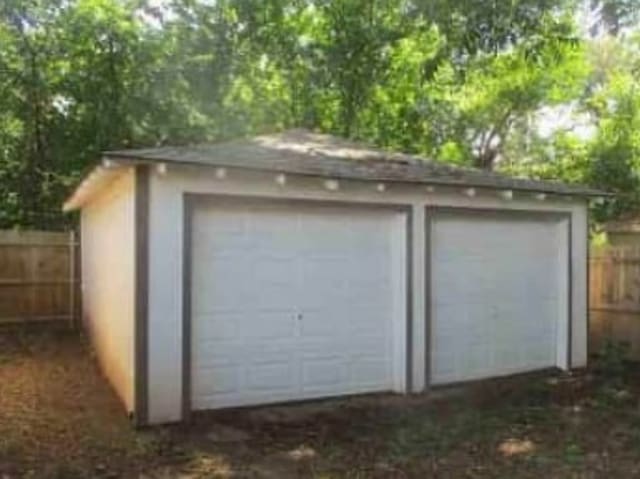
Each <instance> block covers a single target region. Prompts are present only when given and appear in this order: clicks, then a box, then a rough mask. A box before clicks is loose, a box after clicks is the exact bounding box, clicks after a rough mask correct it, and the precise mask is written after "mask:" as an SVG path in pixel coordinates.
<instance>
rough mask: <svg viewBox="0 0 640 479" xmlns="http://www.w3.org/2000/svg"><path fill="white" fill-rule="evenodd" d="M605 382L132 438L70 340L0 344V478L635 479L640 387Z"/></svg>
mask: <svg viewBox="0 0 640 479" xmlns="http://www.w3.org/2000/svg"><path fill="white" fill-rule="evenodd" d="M612 366H615V364H613V365H612ZM602 377H603V376H602V375H598V374H595V375H591V374H585V375H581V376H579V377H574V378H562V377H556V378H549V377H548V376H546V377H541V376H529V377H524V378H520V379H512V380H508V381H507V380H504V381H497V382H493V383H490V384H486V383H485V384H484V385H482V386H474V387H472V388H467V389H466V390H465V392H464V393H462V392H460V391H453V392H450V393H444V392H440V393H438V397H436V398H432V399H430V400H428V401H427V400H426V399H425V398H424V397H408V398H403V397H393V396H377V397H363V398H354V399H345V400H333V401H324V402H317V403H308V404H302V405H296V406H289V407H271V408H260V409H253V410H245V411H232V412H223V413H220V412H219V413H209V414H206V415H205V414H203V415H197V416H196V417H195V421H194V424H193V425H192V426H191V427H189V428H185V427H182V426H170V427H162V428H152V429H149V430H145V431H142V432H135V431H133V430H132V428H131V427H130V426H129V424H128V420H127V419H126V418H125V417H124V415H123V414H122V411H121V409H120V405H119V404H118V402H117V400H116V398H115V396H114V394H113V392H112V391H111V390H110V388H109V386H108V385H107V383H106V382H105V381H104V380H103V379H102V378H101V376H100V374H99V373H98V371H97V368H96V365H95V363H94V360H93V358H92V356H91V353H90V350H89V348H88V346H86V344H85V343H84V341H83V340H82V339H79V338H78V336H77V335H75V334H71V333H68V332H63V331H55V330H50V329H48V330H46V331H42V330H39V331H34V330H30V331H29V330H20V331H15V330H14V331H8V332H3V333H0V478H2V479H8V478H15V477H33V478H75V477H104V478H108V477H109V478H115V477H136V478H138V477H139V478H149V479H151V478H173V477H181V478H185V479H186V478H199V477H256V478H288V477H318V478H333V477H354V478H356V477H357V478H364V477H367V478H368V477H384V478H387V477H400V478H403V477H420V478H423V477H447V478H448V477H510V478H525V477H527V478H528V477H531V478H538V477H547V478H556V477H558V478H566V477H580V478H582V477H585V478H591V477H640V407H639V402H638V393H639V392H640V380H639V379H638V378H637V377H635V376H634V377H632V376H631V375H629V374H628V373H627V374H625V377H624V378H623V377H621V376H618V375H613V376H612V377H611V378H610V379H608V380H607V381H606V382H605V381H603V380H602V379H601V378H602Z"/></svg>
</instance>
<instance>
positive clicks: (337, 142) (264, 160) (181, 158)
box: [104, 130, 607, 196]
mask: <svg viewBox="0 0 640 479" xmlns="http://www.w3.org/2000/svg"><path fill="white" fill-rule="evenodd" d="M104 156H105V157H106V158H110V159H114V160H118V159H127V160H135V161H143V162H145V161H148V162H166V163H182V164H193V165H207V166H216V167H230V168H231V167H232V168H244V169H250V170H259V171H270V172H281V173H291V174H300V175H313V176H327V177H332V178H343V179H353V180H365V181H367V180H368V181H387V182H405V183H424V184H434V185H451V186H456V185H457V186H469V187H472V186H473V187H486V188H501V189H512V190H521V191H531V192H544V193H555V194H562V195H582V196H603V195H607V193H604V192H602V191H599V190H596V189H593V188H589V187H586V186H580V185H570V184H565V183H560V182H555V181H539V180H530V179H524V178H515V177H511V176H507V175H504V174H499V173H495V172H488V171H483V170H477V169H472V168H463V167H459V166H453V165H448V164H445V163H441V162H438V161H433V160H429V159H426V158H421V157H418V156H414V155H408V154H402V153H391V152H388V151H385V150H383V149H379V148H373V147H370V146H368V145H364V144H360V143H355V142H352V141H348V140H344V139H342V138H338V137H335V136H331V135H324V134H318V133H313V132H310V131H307V130H290V131H287V132H284V133H280V134H274V135H264V136H258V137H255V138H251V139H245V140H237V141H229V142H223V143H216V144H206V145H194V146H178V147H158V148H146V149H132V150H118V151H107V152H105V153H104Z"/></svg>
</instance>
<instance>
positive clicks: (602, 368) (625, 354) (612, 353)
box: [594, 340, 629, 385]
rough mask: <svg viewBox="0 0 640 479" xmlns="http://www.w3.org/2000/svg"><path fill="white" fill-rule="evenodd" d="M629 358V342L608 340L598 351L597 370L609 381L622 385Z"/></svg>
mask: <svg viewBox="0 0 640 479" xmlns="http://www.w3.org/2000/svg"><path fill="white" fill-rule="evenodd" d="M628 359H629V344H628V343H625V342H620V341H612V340H607V341H606V342H605V343H604V345H603V347H602V349H601V350H600V351H599V352H598V360H597V363H596V365H595V368H594V369H595V371H596V372H598V374H599V375H600V376H601V377H602V378H603V379H604V380H605V381H606V382H607V383H613V384H616V385H620V384H621V383H623V379H624V374H625V371H626V369H627V361H628Z"/></svg>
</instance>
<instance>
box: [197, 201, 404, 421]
mask: <svg viewBox="0 0 640 479" xmlns="http://www.w3.org/2000/svg"><path fill="white" fill-rule="evenodd" d="M227 206H228V208H229V211H224V208H223V207H222V206H221V207H220V208H216V207H208V208H206V209H205V210H204V211H201V212H199V213H198V214H195V215H194V221H195V222H196V223H198V222H199V224H195V225H194V234H193V236H192V238H193V241H194V245H193V253H192V254H193V257H194V260H193V266H192V271H193V281H192V282H193V285H192V290H193V299H192V310H193V316H192V319H193V321H194V323H201V324H199V325H197V324H194V325H193V327H192V355H193V358H192V377H193V378H194V379H193V381H192V382H193V384H194V385H197V387H194V388H193V391H192V393H193V405H194V407H195V408H197V409H206V408H218V407H229V406H239V405H250V404H261V403H265V402H276V401H283V400H296V399H306V398H313V397H322V396H327V395H339V394H349V393H354V392H366V391H380V390H391V389H392V388H393V387H394V381H393V377H392V374H391V371H394V370H395V369H394V366H393V364H394V363H393V361H395V359H394V358H395V356H394V354H393V347H394V346H393V345H394V342H393V340H392V337H391V336H390V335H391V334H392V333H393V331H395V330H394V328H393V327H392V322H393V320H394V317H397V316H396V315H397V314H398V311H399V309H398V303H397V299H396V296H395V295H398V293H399V292H400V288H401V286H399V285H400V284H404V273H403V272H402V271H401V269H400V268H397V267H395V266H393V265H392V260H391V258H392V257H393V258H396V259H397V258H400V257H401V256H402V255H404V243H403V242H401V236H402V235H398V231H396V228H404V224H405V223H404V221H398V220H397V215H398V213H393V212H385V211H381V212H372V211H366V210H360V209H357V208H356V209H353V210H351V209H349V208H346V209H345V208H332V207H301V206H299V205H281V206H268V205H260V206H258V205H245V206H243V207H237V208H235V207H233V206H229V205H226V206H225V207H227ZM223 211H224V212H223ZM230 215H231V216H233V215H237V220H236V221H234V220H231V219H230V218H229V216H230ZM219 216H220V217H222V218H223V221H222V225H217V222H218V218H219ZM196 232H198V234H196ZM221 238H222V240H221ZM229 242H235V244H228V243H229ZM238 245H242V246H241V247H239V246H238ZM398 248H402V250H399V249H398ZM218 250H220V251H218ZM399 251H402V252H400V253H399ZM200 257H202V258H203V259H205V261H202V262H199V261H198V259H197V258H200ZM403 264H404V263H403ZM201 333H202V335H201V336H199V335H200V334H201ZM211 338H215V340H211ZM218 369H220V374H221V375H222V376H223V378H222V379H221V380H220V381H222V382H221V383H220V384H217V383H216V377H217V375H218Z"/></svg>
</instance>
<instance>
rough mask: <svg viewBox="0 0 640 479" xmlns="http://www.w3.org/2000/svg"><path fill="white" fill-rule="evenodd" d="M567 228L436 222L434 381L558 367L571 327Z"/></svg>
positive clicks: (532, 222) (466, 219)
mask: <svg viewBox="0 0 640 479" xmlns="http://www.w3.org/2000/svg"><path fill="white" fill-rule="evenodd" d="M566 228H567V226H566V223H564V222H562V221H558V220H548V219H546V218H544V219H543V218H540V219H536V218H516V219H514V218H512V217H509V216H508V215H506V216H503V217H499V216H491V215H488V216H487V217H484V218H482V217H481V218H477V217H472V216H470V215H464V214H450V215H449V214H444V215H442V216H441V217H436V218H435V219H434V220H433V223H432V242H431V244H432V251H431V252H430V254H431V257H432V260H431V264H432V269H431V276H432V304H431V308H432V311H431V314H432V317H431V321H432V324H431V334H432V337H431V340H430V344H431V348H432V353H431V358H432V362H431V381H432V383H434V384H444V383H447V382H458V381H464V380H470V379H480V378H483V377H491V376H496V375H502V374H510V373H514V372H522V371H527V370H532V369H540V368H545V367H552V366H555V365H556V363H557V358H556V352H557V332H556V330H557V327H558V325H559V324H561V323H562V321H567V320H568V319H567V309H566V304H567V301H568V299H567V297H566V294H567V291H568V289H567V281H568V279H567V275H566V268H565V265H566V262H567V258H566V257H565V256H564V254H566V251H567V250H566V248H565V246H564V242H566V241H567V238H568V236H567V229H566Z"/></svg>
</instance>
